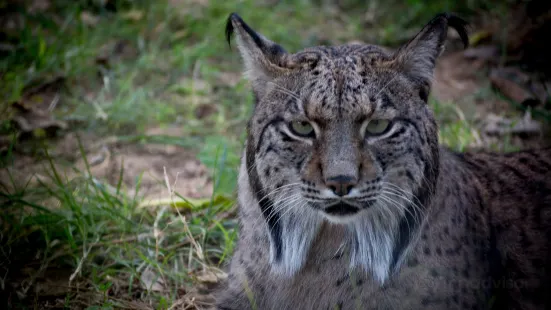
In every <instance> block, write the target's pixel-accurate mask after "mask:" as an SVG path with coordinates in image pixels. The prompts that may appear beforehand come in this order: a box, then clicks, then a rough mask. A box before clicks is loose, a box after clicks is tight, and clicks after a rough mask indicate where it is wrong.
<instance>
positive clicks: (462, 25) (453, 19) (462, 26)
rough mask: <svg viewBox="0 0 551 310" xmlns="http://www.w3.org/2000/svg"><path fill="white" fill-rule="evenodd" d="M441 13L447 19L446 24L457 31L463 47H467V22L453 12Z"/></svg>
mask: <svg viewBox="0 0 551 310" xmlns="http://www.w3.org/2000/svg"><path fill="white" fill-rule="evenodd" d="M441 15H443V16H444V17H445V18H446V19H447V20H448V25H449V26H450V27H452V28H453V29H455V31H457V33H458V34H459V37H460V38H461V41H462V42H463V46H464V47H465V48H467V47H469V35H468V32H467V27H468V25H469V24H468V23H467V22H466V21H465V20H464V19H462V18H461V17H458V16H456V15H454V14H449V13H444V14H441Z"/></svg>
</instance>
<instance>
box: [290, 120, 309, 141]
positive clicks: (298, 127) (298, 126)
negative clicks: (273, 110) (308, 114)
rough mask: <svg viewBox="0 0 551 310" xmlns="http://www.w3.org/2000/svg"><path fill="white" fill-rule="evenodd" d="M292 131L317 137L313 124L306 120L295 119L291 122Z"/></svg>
mask: <svg viewBox="0 0 551 310" xmlns="http://www.w3.org/2000/svg"><path fill="white" fill-rule="evenodd" d="M289 127H290V128H291V131H292V132H293V133H294V134H295V135H297V136H300V137H307V138H313V137H315V131H314V127H313V126H312V124H310V123H309V122H305V121H294V122H291V126H289Z"/></svg>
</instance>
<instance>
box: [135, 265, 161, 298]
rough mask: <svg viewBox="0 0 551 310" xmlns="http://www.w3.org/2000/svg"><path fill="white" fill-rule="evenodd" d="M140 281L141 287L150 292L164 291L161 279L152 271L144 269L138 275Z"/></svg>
mask: <svg viewBox="0 0 551 310" xmlns="http://www.w3.org/2000/svg"><path fill="white" fill-rule="evenodd" d="M140 281H141V283H142V285H143V287H144V288H145V289H146V290H148V291H152V292H162V291H164V290H165V288H164V283H163V279H162V278H161V277H160V276H159V275H157V274H156V273H154V272H153V271H151V270H149V269H146V270H144V271H143V272H142V274H141V275H140Z"/></svg>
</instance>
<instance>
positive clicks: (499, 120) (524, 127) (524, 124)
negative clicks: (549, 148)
mask: <svg viewBox="0 0 551 310" xmlns="http://www.w3.org/2000/svg"><path fill="white" fill-rule="evenodd" d="M484 123H485V126H484V133H486V134H488V135H498V136H503V135H506V134H516V135H538V134H541V132H542V125H541V124H540V123H539V122H538V121H536V120H534V119H532V114H531V113H530V111H526V113H525V114H524V116H523V117H522V118H520V119H511V118H505V117H502V116H498V115H495V114H488V115H487V116H486V119H485V121H484Z"/></svg>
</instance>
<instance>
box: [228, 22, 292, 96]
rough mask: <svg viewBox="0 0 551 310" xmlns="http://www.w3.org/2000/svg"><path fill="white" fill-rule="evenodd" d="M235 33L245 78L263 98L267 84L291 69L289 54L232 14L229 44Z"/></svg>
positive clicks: (229, 27)
mask: <svg viewBox="0 0 551 310" xmlns="http://www.w3.org/2000/svg"><path fill="white" fill-rule="evenodd" d="M234 32H235V34H236V37H237V46H238V48H239V51H240V52H241V56H242V57H243V62H244V65H245V76H246V77H247V78H248V79H249V81H250V82H251V83H252V85H253V90H254V92H255V93H256V94H257V95H259V96H262V93H264V92H265V89H266V86H267V85H266V84H267V83H269V82H270V81H271V80H273V79H274V78H276V77H277V76H280V75H282V74H284V73H285V72H287V71H288V70H289V69H291V68H290V66H289V65H290V64H289V63H288V58H289V57H288V56H289V54H287V52H286V51H285V50H284V49H283V48H282V47H281V46H279V45H278V44H276V43H274V42H272V41H270V40H268V39H266V38H265V37H263V36H262V35H260V34H258V33H256V32H255V31H254V30H253V29H251V28H250V27H249V26H248V25H247V24H246V23H245V22H244V21H243V20H242V19H241V17H239V15H237V14H235V13H232V14H230V17H229V18H228V22H227V24H226V38H227V40H228V44H229V43H230V39H231V35H232V34H233V33H234Z"/></svg>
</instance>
